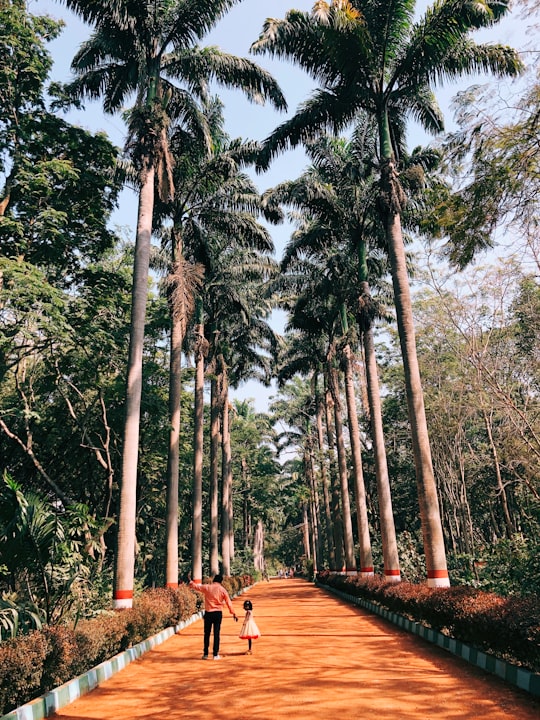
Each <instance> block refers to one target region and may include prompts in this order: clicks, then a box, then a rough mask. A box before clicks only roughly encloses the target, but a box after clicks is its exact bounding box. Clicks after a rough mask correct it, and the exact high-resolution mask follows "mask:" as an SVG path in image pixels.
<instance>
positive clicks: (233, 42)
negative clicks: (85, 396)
mask: <svg viewBox="0 0 540 720" xmlns="http://www.w3.org/2000/svg"><path fill="white" fill-rule="evenodd" d="M313 4H314V0H271V1H268V0H241V1H240V2H238V4H237V5H235V6H234V7H233V8H232V9H231V10H230V11H229V13H228V14H227V15H226V16H225V17H224V18H223V19H222V20H221V21H220V22H219V24H218V25H217V26H216V28H215V30H214V31H213V32H212V33H210V34H209V35H207V36H206V38H205V39H204V41H203V42H202V43H201V44H203V45H217V46H219V47H220V48H221V49H222V50H224V51H226V52H229V53H233V54H235V55H238V56H244V57H250V58H251V59H252V60H254V61H255V62H256V63H257V64H259V65H260V66H261V67H264V68H265V69H267V70H269V71H270V72H271V73H272V75H273V76H274V77H275V78H276V80H277V82H278V83H279V85H280V87H281V89H282V91H283V93H284V95H285V98H286V100H287V104H288V111H287V113H280V112H277V111H275V110H274V109H273V108H272V107H271V106H268V105H266V106H260V105H256V104H252V103H250V102H249V101H248V100H247V99H245V97H244V96H243V95H242V94H241V93H240V92H233V91H223V90H219V95H220V97H221V99H222V101H223V102H224V104H225V108H224V113H225V123H226V130H227V132H228V134H229V135H230V137H231V138H243V139H245V140H247V139H252V140H261V141H262V140H264V139H265V138H266V137H267V135H269V134H270V133H271V132H272V130H273V129H274V128H275V127H276V126H277V125H278V124H280V123H282V122H283V121H284V120H286V119H287V118H288V117H290V116H292V114H294V112H295V110H296V108H297V107H298V105H299V104H300V103H301V102H302V101H304V100H305V99H306V98H307V97H309V94H310V93H311V91H312V89H313V87H314V84H313V81H312V80H311V79H310V78H309V77H308V76H307V75H306V74H305V73H304V72H303V71H301V70H300V69H298V68H296V67H294V66H293V65H290V64H288V63H285V62H283V61H279V60H272V59H271V58H268V57H265V56H264V55H262V56H261V55H257V56H250V55H249V48H250V45H251V44H252V43H253V42H254V41H255V40H256V39H257V38H258V36H259V34H260V32H261V30H262V28H263V24H264V21H265V19H266V18H267V17H269V16H270V17H275V18H283V17H284V16H285V14H286V12H287V11H288V10H290V9H291V8H295V9H298V10H303V11H310V10H311V9H312V7H313ZM428 4H431V3H428V2H427V0H419V1H418V2H417V11H418V13H423V12H424V10H425V8H426V7H427V6H428ZM28 9H29V11H30V12H31V13H33V14H36V15H38V14H47V15H50V16H51V17H53V18H57V19H63V20H64V21H65V23H66V28H65V29H64V31H63V33H62V35H61V36H60V37H59V38H58V39H57V40H55V41H53V42H52V43H50V44H49V46H48V47H49V50H50V52H51V54H52V56H53V59H54V68H53V71H52V75H51V78H52V79H54V80H58V81H65V80H67V79H69V76H70V73H69V65H70V62H71V59H72V57H73V55H74V54H75V52H76V50H77V49H78V47H79V45H80V43H81V42H83V41H84V40H85V39H86V38H87V37H88V35H89V28H88V27H87V26H85V25H84V24H83V23H82V22H81V21H80V20H79V19H78V18H77V17H76V16H74V15H73V14H72V13H70V12H69V11H68V10H67V9H66V8H65V7H64V6H63V5H62V4H61V3H60V2H55V1H54V0H28ZM491 39H493V40H495V41H497V42H504V43H505V44H509V45H512V46H513V47H516V48H519V49H520V48H522V47H523V46H524V45H525V43H526V37H525V24H524V23H523V21H520V20H516V19H510V20H504V21H503V22H502V23H501V24H499V25H498V26H497V28H496V29H495V30H493V31H491V33H490V34H489V35H486V36H485V37H483V36H481V35H476V36H475V40H476V41H477V42H480V41H482V42H484V41H488V40H491ZM470 84H471V81H468V82H465V83H461V84H460V85H455V86H450V87H442V88H440V89H439V90H437V91H436V95H437V99H438V101H439V104H440V105H441V108H442V109H443V111H444V113H445V118H446V125H447V129H450V128H451V127H452V113H451V111H450V102H451V99H452V97H453V96H454V95H455V94H456V92H457V91H458V90H460V89H463V88H465V87H467V86H468V85H470ZM68 119H69V121H70V122H71V123H73V124H76V125H80V126H82V127H85V128H88V129H90V130H92V131H104V132H106V133H107V135H108V136H109V137H110V139H111V140H112V142H114V143H115V144H117V145H118V146H119V147H121V146H122V144H123V141H124V126H123V123H122V120H121V118H120V117H119V116H118V115H117V116H109V115H105V114H104V113H103V112H102V110H101V106H100V104H99V103H89V104H87V105H86V107H85V109H84V110H74V111H71V112H70V113H69V115H68ZM427 141H428V139H427V138H426V137H425V135H423V133H421V131H419V130H415V128H414V126H413V127H412V130H410V131H409V144H410V147H414V146H415V145H418V144H421V143H426V142H427ZM306 165H307V161H306V158H305V154H304V152H303V150H302V149H296V150H289V151H287V152H286V153H283V154H282V155H280V156H278V157H277V158H276V159H275V160H274V161H273V162H272V165H271V167H270V168H269V170H268V171H267V172H266V173H264V174H261V175H257V176H254V179H255V182H256V183H257V185H258V187H259V189H260V190H261V192H262V191H264V190H266V189H268V188H270V187H273V186H274V185H276V184H277V183H279V182H282V181H284V180H286V179H292V178H295V177H298V176H299V175H300V174H301V173H302V172H303V170H304V169H305V167H306ZM136 215H137V199H136V197H135V195H134V193H133V192H132V191H131V190H125V191H123V193H122V195H121V197H120V204H119V207H118V210H117V211H116V212H115V214H114V216H113V224H114V225H117V226H120V227H122V228H126V229H127V231H128V233H130V234H131V236H133V237H134V235H135V228H136ZM290 230H291V226H290V225H288V224H283V225H281V226H279V227H277V228H276V227H272V228H270V231H271V233H272V236H273V240H274V244H275V246H276V254H277V256H278V258H279V257H280V256H281V252H282V249H283V247H284V246H285V244H286V243H287V241H288V239H289V234H290ZM283 319H284V318H283V315H282V313H279V312H277V313H275V314H274V315H273V317H272V325H273V326H274V329H275V330H276V331H277V332H281V331H282V330H283ZM275 392H276V390H275V387H271V388H269V389H268V388H263V387H262V386H261V385H259V384H258V383H254V382H248V383H245V384H244V385H243V386H242V387H240V388H239V389H238V390H236V391H234V393H233V397H237V398H239V399H249V398H252V399H253V400H254V404H255V407H256V409H257V410H258V411H259V412H264V411H266V409H267V406H268V402H269V399H271V396H272V395H274V394H275Z"/></svg>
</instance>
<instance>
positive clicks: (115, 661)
mask: <svg viewBox="0 0 540 720" xmlns="http://www.w3.org/2000/svg"><path fill="white" fill-rule="evenodd" d="M252 587H253V585H250V586H249V587H245V588H242V589H241V590H240V591H239V592H237V593H236V594H235V595H234V596H233V597H238V595H242V593H244V592H246V591H247V590H249V589H250V588H252ZM202 617H203V612H202V610H201V611H200V612H197V613H195V614H194V615H192V616H191V617H189V618H187V619H186V620H182V621H181V622H179V623H178V625H174V626H171V627H168V628H165V629H164V630H161V631H160V632H158V633H156V635H153V636H152V637H150V638H147V639H146V640H143V641H142V642H140V643H137V645H133V646H132V647H130V648H128V649H127V650H124V651H123V652H121V653H118V655H115V656H114V657H112V658H111V659H110V660H105V661H104V662H102V663H100V664H99V665H96V666H95V667H93V668H91V669H90V670H87V671H86V672H85V673H83V674H82V675H79V676H78V677H76V678H73V680H68V681H67V682H66V683H64V684H63V685H59V686H58V687H57V688H54V689H53V690H49V691H48V692H46V693H44V694H43V695H40V696H39V697H37V698H35V699H34V700H31V701H30V702H28V703H26V704H24V705H20V706H19V707H18V708H15V709H14V710H10V712H8V713H7V714H6V715H2V716H1V717H0V720H44V718H48V717H50V716H51V715H53V714H54V713H55V712H56V711H57V710H61V709H62V708H63V707H65V706H66V705H69V704H70V703H72V702H74V701H75V700H78V699H79V698H80V697H82V696H83V695H86V694H87V693H89V692H91V691H92V690H95V688H97V687H98V686H99V685H100V684H101V683H102V682H104V681H105V680H108V679H109V678H110V677H112V676H113V675H116V673H117V672H120V670H123V669H124V668H125V667H127V666H128V665H129V664H130V663H132V662H133V661H134V660H138V659H139V658H140V657H142V656H143V655H144V654H145V653H147V652H148V651H149V650H152V649H153V648H155V647H157V646H158V645H161V644H162V643H164V642H165V640H168V639H169V638H170V637H172V636H173V635H176V634H177V633H178V632H180V631H181V630H183V629H184V628H186V627H188V626H189V625H191V624H192V623H194V622H196V621H197V620H200V619H201V618H202Z"/></svg>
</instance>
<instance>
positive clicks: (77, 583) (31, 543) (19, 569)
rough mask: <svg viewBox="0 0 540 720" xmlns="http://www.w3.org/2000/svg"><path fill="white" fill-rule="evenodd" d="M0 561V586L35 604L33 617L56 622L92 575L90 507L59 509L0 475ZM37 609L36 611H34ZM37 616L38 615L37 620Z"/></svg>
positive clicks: (80, 592) (61, 617)
mask: <svg viewBox="0 0 540 720" xmlns="http://www.w3.org/2000/svg"><path fill="white" fill-rule="evenodd" d="M0 492H1V503H0V507H1V515H0V540H1V543H0V545H1V552H0V563H1V564H2V565H3V566H4V567H5V573H4V578H3V583H2V584H3V585H4V588H6V589H7V590H8V592H11V593H13V595H12V597H15V598H19V597H20V598H21V600H22V606H23V609H24V606H25V603H26V604H28V603H30V604H31V607H33V608H35V609H36V610H35V611H34V613H33V614H34V617H33V619H34V622H38V621H42V622H43V623H46V624H48V625H52V624H56V623H58V622H60V621H61V620H62V619H64V618H65V617H66V616H67V613H68V612H73V610H72V608H73V606H74V605H76V603H77V602H78V596H79V595H81V594H83V593H84V586H85V583H86V582H87V581H88V579H89V578H90V575H91V557H90V555H89V553H88V550H89V549H90V548H91V545H92V543H93V542H94V538H93V537H92V530H95V528H92V526H91V525H90V524H89V518H88V510H87V508H86V507H85V506H83V505H77V506H76V505H71V506H70V507H69V508H68V509H66V510H63V509H62V508H60V507H58V506H57V507H55V506H53V505H52V504H50V503H47V502H46V501H44V500H43V499H42V498H40V497H39V496H37V495H34V494H31V493H23V492H22V490H21V487H20V486H19V485H18V484H17V483H16V482H14V481H13V480H11V479H10V478H9V476H7V475H4V478H3V483H2V486H1V491H0ZM36 611H37V617H36V616H35V615H36ZM38 618H39V620H38Z"/></svg>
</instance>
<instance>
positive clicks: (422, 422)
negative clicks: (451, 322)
mask: <svg viewBox="0 0 540 720" xmlns="http://www.w3.org/2000/svg"><path fill="white" fill-rule="evenodd" d="M386 157H387V158H388V157H389V155H386ZM390 157H391V156H390ZM382 187H383V191H385V194H386V197H389V198H390V202H389V207H388V208H387V209H386V212H385V226H386V237H387V240H388V252H389V257H390V267H391V270H392V284H393V288H394V303H395V307H396V317H397V324H398V333H399V340H400V345H401V355H402V359H403V369H404V374H405V389H406V394H407V408H408V413H409V422H410V425H411V439H412V446H413V455H414V463H415V467H416V480H417V486H418V500H419V505H420V519H421V522H422V535H423V540H424V553H425V557H426V568H427V582H428V585H429V586H430V587H448V586H449V585H450V580H449V577H448V569H447V565H446V552H445V547H444V536H443V532H442V523H441V515H440V510H439V500H438V497H437V486H436V483H435V476H434V473H433V463H432V460H431V447H430V443H429V435H428V428H427V420H426V411H425V407H424V394H423V391H422V383H421V379H420V369H419V367H418V357H417V353H416V336H415V329H414V321H413V313H412V302H411V294H410V288H409V278H408V274H407V264H406V258H405V248H404V245H403V235H402V231H401V218H400V212H399V210H398V208H399V207H400V206H401V203H402V199H401V198H400V197H399V193H400V192H401V193H402V191H401V188H400V187H399V180H398V178H397V172H396V169H395V165H394V162H393V160H392V159H387V160H386V163H385V164H384V166H383V169H382Z"/></svg>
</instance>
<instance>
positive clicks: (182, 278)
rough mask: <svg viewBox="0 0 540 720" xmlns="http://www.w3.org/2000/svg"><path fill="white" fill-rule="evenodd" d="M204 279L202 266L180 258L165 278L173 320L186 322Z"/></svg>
mask: <svg viewBox="0 0 540 720" xmlns="http://www.w3.org/2000/svg"><path fill="white" fill-rule="evenodd" d="M203 280H204V266H203V265H201V264H200V263H195V264H194V263H191V262H189V261H188V260H186V259H185V258H180V260H178V261H177V262H175V263H174V264H173V266H172V268H171V272H170V273H169V275H167V277H166V278H165V281H164V282H165V287H166V288H167V297H168V301H169V307H170V309H171V314H172V317H173V319H174V320H182V321H184V322H185V323H187V321H188V319H189V318H190V317H191V315H193V311H194V309H195V298H196V296H197V294H198V293H199V291H200V289H201V287H202V284H203Z"/></svg>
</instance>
